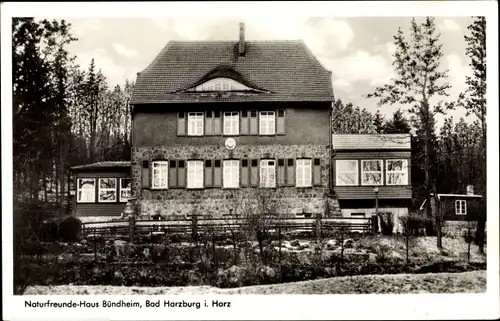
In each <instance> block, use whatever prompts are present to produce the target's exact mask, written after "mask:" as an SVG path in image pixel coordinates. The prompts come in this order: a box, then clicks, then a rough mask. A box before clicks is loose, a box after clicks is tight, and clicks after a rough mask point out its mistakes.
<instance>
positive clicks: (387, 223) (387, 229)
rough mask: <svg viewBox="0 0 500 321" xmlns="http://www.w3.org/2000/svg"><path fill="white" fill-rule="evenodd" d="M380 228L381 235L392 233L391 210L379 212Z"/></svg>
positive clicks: (392, 220)
mask: <svg viewBox="0 0 500 321" xmlns="http://www.w3.org/2000/svg"><path fill="white" fill-rule="evenodd" d="M379 219H380V228H381V230H382V231H381V232H382V234H383V235H392V231H393V229H394V219H393V215H392V213H391V212H385V213H379Z"/></svg>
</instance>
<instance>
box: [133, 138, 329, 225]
mask: <svg viewBox="0 0 500 321" xmlns="http://www.w3.org/2000/svg"><path fill="white" fill-rule="evenodd" d="M221 145H222V144H221ZM329 155H330V154H329V146H328V145H260V146H244V145H240V146H237V147H236V148H235V149H234V150H232V151H230V150H227V149H226V148H225V147H223V145H222V146H220V145H216V146H214V145H207V146H201V147H199V146H184V147H173V148H168V147H134V148H133V149H132V189H133V193H134V194H135V195H137V196H138V197H139V202H138V203H139V204H138V205H139V212H140V213H141V214H142V215H151V214H153V213H154V212H155V211H157V210H159V211H160V213H161V214H162V215H173V214H176V215H188V214H191V213H193V211H197V212H198V214H211V215H223V214H231V213H233V214H234V213H235V212H238V211H240V209H239V208H238V206H241V205H240V204H241V202H242V199H252V198H255V195H254V194H255V193H254V192H255V190H256V189H255V188H251V187H249V188H238V189H221V188H206V189H201V190H187V189H164V190H153V189H145V188H141V185H140V182H141V172H142V161H145V160H147V161H152V160H158V159H165V160H167V159H174V160H181V159H184V160H187V159H192V158H201V159H229V158H248V159H260V158H275V159H278V158H285V159H286V158H319V159H321V186H315V187H310V188H295V187H277V188H274V189H269V193H270V194H274V195H279V199H280V200H279V201H278V203H279V205H280V206H279V207H280V211H282V212H286V213H294V214H296V213H302V212H303V211H304V210H305V211H307V212H310V213H313V214H315V213H322V214H324V213H325V209H327V208H329V207H330V206H326V203H327V202H328V200H327V197H326V193H327V192H328V184H329V167H330V161H329ZM259 190H262V189H259ZM264 193H265V192H264ZM333 204H334V210H337V209H338V203H337V205H336V206H335V202H334V203H333Z"/></svg>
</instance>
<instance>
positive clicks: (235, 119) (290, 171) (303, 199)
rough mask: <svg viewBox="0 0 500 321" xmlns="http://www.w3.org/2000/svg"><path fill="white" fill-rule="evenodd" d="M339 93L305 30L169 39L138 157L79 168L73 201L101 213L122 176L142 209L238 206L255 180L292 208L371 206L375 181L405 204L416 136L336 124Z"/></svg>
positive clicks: (394, 206)
mask: <svg viewBox="0 0 500 321" xmlns="http://www.w3.org/2000/svg"><path fill="white" fill-rule="evenodd" d="M333 101H334V94H333V89H332V80H331V72H330V71H328V70H326V69H325V68H324V67H323V66H322V65H321V63H320V62H319V61H318V60H317V59H316V58H315V56H314V55H313V54H312V53H311V51H310V50H309V49H308V48H307V47H306V45H305V44H304V43H303V42H302V41H246V40H245V30H244V25H242V24H241V25H240V36H239V41H207V42H199V41H196V42H185V41H171V42H169V43H168V44H167V45H166V46H165V47H164V48H163V49H162V50H161V52H160V53H159V54H158V55H157V57H156V58H155V59H154V60H153V61H152V62H151V64H150V65H149V66H148V67H147V68H146V69H145V70H143V71H142V72H140V73H138V77H137V81H136V84H135V89H134V92H133V96H132V100H131V104H132V105H133V108H132V159H131V162H130V163H128V164H122V163H120V164H118V163H107V164H104V165H103V164H102V163H99V164H97V165H96V164H91V165H86V166H81V167H78V168H75V170H76V172H77V191H76V195H77V197H76V206H75V209H76V211H75V213H76V215H78V216H88V215H89V214H88V213H89V212H88V209H85V208H87V207H88V206H89V204H88V203H93V204H95V208H96V209H98V211H95V213H96V214H95V215H99V214H98V213H99V212H103V211H105V210H103V208H105V206H107V207H106V208H111V207H113V206H112V205H109V204H110V203H113V202H115V203H117V204H118V203H120V200H122V199H121V193H122V192H121V191H122V188H125V191H130V194H132V195H134V196H135V197H137V205H138V211H139V214H140V215H141V216H143V217H147V216H150V215H153V214H160V215H164V216H169V215H175V216H177V215H178V216H188V215H190V214H192V213H194V212H197V214H200V215H207V214H210V215H224V214H238V213H237V212H238V211H239V208H238V206H239V205H240V204H241V202H242V200H243V199H245V198H249V197H253V196H252V195H254V193H253V192H255V191H257V190H258V191H267V190H269V191H270V193H273V195H279V197H280V198H281V200H282V201H281V202H280V206H281V208H280V209H279V211H281V212H283V213H287V214H291V215H303V214H312V215H314V214H322V215H326V216H339V215H344V216H355V215H358V216H359V215H361V213H363V215H366V216H368V215H370V213H371V212H370V211H371V209H373V208H374V207H375V204H374V203H373V199H374V197H375V194H374V193H373V187H375V186H377V187H379V188H380V190H379V193H378V197H379V198H380V206H381V207H385V208H387V210H393V211H396V212H399V211H404V207H407V203H408V202H407V201H408V200H409V199H410V198H411V188H410V177H409V171H408V166H409V163H410V150H409V136H404V137H402V138H401V137H400V136H398V137H397V138H395V139H396V140H397V141H398V142H396V143H395V142H391V141H390V140H391V137H392V136H384V137H382V136H376V135H375V136H374V135H333V136H332V134H331V123H332V102H333ZM333 117H342V115H333ZM332 161H333V162H332ZM96 167H97V168H100V167H105V169H102V168H101V169H100V171H101V172H100V173H101V174H99V175H97V176H96V175H94V176H92V172H93V171H94V169H95V168H96ZM124 167H126V169H124ZM102 173H106V175H108V176H106V175H104V174H102ZM124 173H127V174H124ZM103 175H104V176H106V177H104V176H103ZM123 175H125V176H126V175H130V176H129V177H130V178H131V181H130V182H131V187H130V190H127V189H126V188H128V187H126V186H128V185H123V186H122V184H125V183H124V182H125V181H124V180H123V178H124V177H123ZM92 178H93V179H92ZM127 182H129V181H127ZM84 183H86V185H85V184H84ZM108 183H109V184H108ZM106 188H107V189H106ZM113 190H114V192H112V191H113ZM113 193H114V195H115V196H112V195H111V194H113ZM87 194H88V195H87ZM108 194H109V195H108ZM85 195H87V196H85ZM84 196H85V197H87V198H84ZM107 196H109V197H110V198H107V199H106V197H107ZM123 200H124V199H123ZM101 202H102V203H107V204H104V205H101V204H100V203H101ZM82 203H87V204H82ZM98 205H99V206H98ZM123 206H124V204H121V205H116V206H115V207H116V208H123ZM79 208H80V209H85V210H80V211H79V210H78V209H79ZM99 208H101V209H99ZM113 208H114V207H113ZM402 208H403V209H402ZM114 211H115V210H113V213H115V212H114Z"/></svg>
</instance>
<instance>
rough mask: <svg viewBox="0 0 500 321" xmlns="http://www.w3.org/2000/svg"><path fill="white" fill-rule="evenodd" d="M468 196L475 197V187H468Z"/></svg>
mask: <svg viewBox="0 0 500 321" xmlns="http://www.w3.org/2000/svg"><path fill="white" fill-rule="evenodd" d="M467 195H474V185H467Z"/></svg>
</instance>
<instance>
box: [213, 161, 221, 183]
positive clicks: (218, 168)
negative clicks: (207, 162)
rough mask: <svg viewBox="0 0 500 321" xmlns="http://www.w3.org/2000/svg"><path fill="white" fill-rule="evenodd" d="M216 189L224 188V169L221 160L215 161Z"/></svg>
mask: <svg viewBox="0 0 500 321" xmlns="http://www.w3.org/2000/svg"><path fill="white" fill-rule="evenodd" d="M214 187H222V167H221V161H220V159H216V160H215V161H214Z"/></svg>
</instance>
